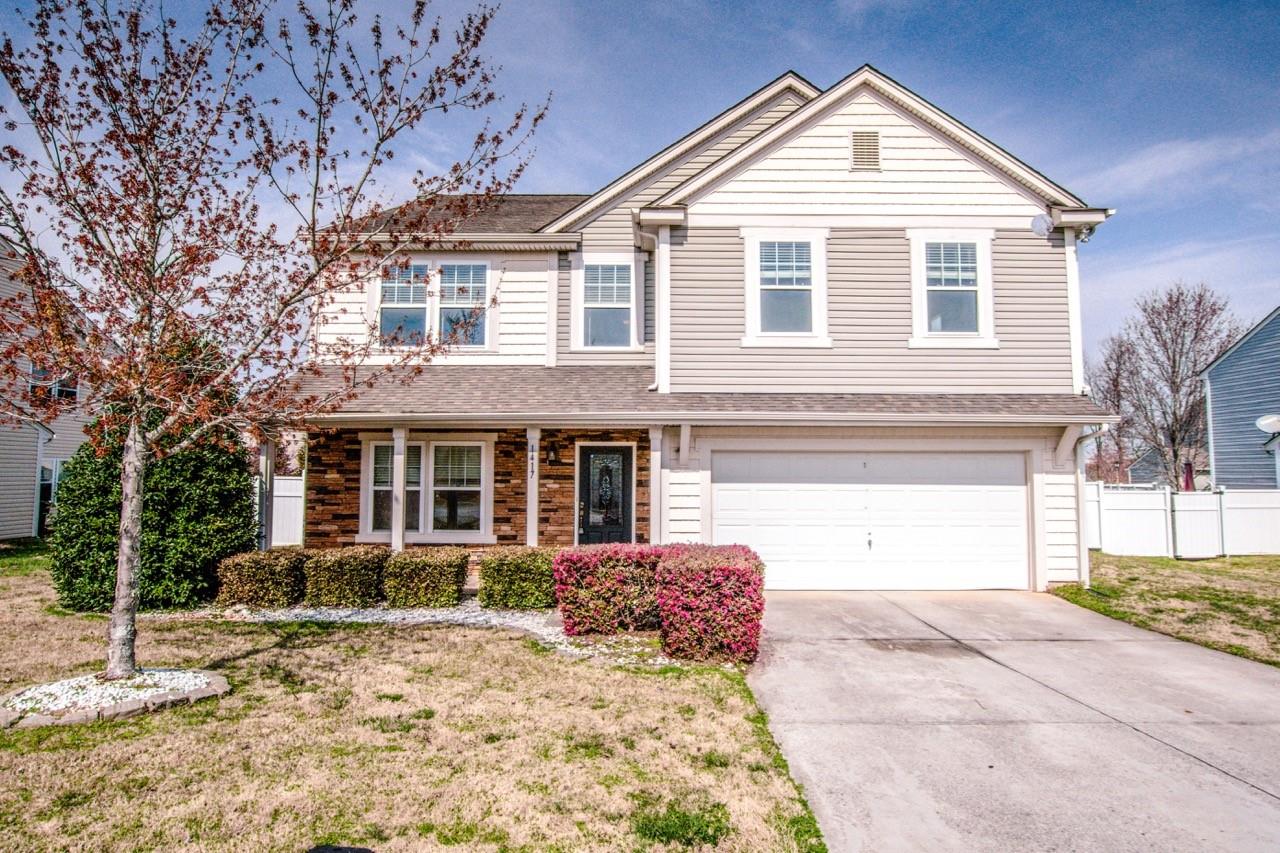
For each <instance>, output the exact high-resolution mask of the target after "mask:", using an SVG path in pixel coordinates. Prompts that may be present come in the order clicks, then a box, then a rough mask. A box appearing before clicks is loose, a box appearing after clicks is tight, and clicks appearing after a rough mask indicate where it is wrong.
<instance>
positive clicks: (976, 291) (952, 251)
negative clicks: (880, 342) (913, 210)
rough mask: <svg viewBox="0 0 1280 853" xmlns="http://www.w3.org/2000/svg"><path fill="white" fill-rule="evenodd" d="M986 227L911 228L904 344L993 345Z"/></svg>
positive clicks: (989, 235)
mask: <svg viewBox="0 0 1280 853" xmlns="http://www.w3.org/2000/svg"><path fill="white" fill-rule="evenodd" d="M994 236H995V235H994V232H992V231H990V230H987V229H977V228H975V229H967V228H955V229H932V228H912V229H909V230H908V231H907V238H908V240H909V241H910V243H911V325H912V328H911V332H912V334H911V338H910V340H908V342H907V345H908V346H909V347H934V348H952V349H964V348H968V349H975V348H976V349H997V348H999V346H1000V341H998V340H997V339H996V337H995V299H994V295H993V284H992V275H991V241H992V239H993V238H994Z"/></svg>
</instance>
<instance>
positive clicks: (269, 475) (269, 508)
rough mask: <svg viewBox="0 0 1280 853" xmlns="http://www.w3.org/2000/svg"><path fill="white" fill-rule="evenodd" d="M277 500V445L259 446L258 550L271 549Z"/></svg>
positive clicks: (267, 442) (263, 444) (272, 442)
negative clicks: (272, 524)
mask: <svg viewBox="0 0 1280 853" xmlns="http://www.w3.org/2000/svg"><path fill="white" fill-rule="evenodd" d="M275 499H276V443H275V442H274V441H263V442H262V443H261V444H259V445H258V550H260V551H265V550H267V549H268V548H270V547H271V523H272V521H273V516H274V513H273V510H274V508H275V507H274V504H275Z"/></svg>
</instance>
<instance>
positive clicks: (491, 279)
mask: <svg viewBox="0 0 1280 853" xmlns="http://www.w3.org/2000/svg"><path fill="white" fill-rule="evenodd" d="M409 264H410V265H411V266H426V267H427V303H426V309H427V331H428V332H430V333H431V339H432V340H433V341H439V339H440V329H439V325H440V268H441V267H442V266H443V265H445V264H460V265H464V266H465V265H480V264H483V265H484V268H485V276H484V285H485V311H484V324H485V328H484V344H483V345H482V346H472V345H468V344H455V345H453V346H450V347H449V349H448V352H447V355H450V356H453V355H466V354H468V353H486V354H488V353H495V352H497V351H498V329H499V324H498V300H497V299H496V298H495V297H496V296H497V294H498V287H497V285H498V277H499V276H498V274H497V272H496V270H497V269H498V264H497V263H496V262H495V259H494V258H492V257H489V256H467V257H458V256H448V255H430V256H425V255H412V256H410V260H409ZM367 290H368V305H367V310H368V312H369V316H370V317H372V318H373V330H374V334H376V335H378V336H379V341H378V345H377V349H378V350H380V351H382V352H384V353H394V352H396V351H397V350H400V349H403V347H402V346H395V345H391V346H388V345H387V344H384V343H382V341H381V335H382V270H381V269H378V270H375V271H374V273H373V275H372V278H371V283H370V286H369V287H368V288H367ZM405 307H416V306H405Z"/></svg>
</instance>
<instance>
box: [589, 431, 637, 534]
mask: <svg viewBox="0 0 1280 853" xmlns="http://www.w3.org/2000/svg"><path fill="white" fill-rule="evenodd" d="M578 464H579V467H578V543H579V544H581V545H592V544H596V543H599V542H630V541H631V512H632V507H631V496H632V491H633V489H632V482H631V448H630V447H629V446H622V445H585V446H583V447H582V455H581V457H580V458H579V460H578Z"/></svg>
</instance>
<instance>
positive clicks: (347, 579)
mask: <svg viewBox="0 0 1280 853" xmlns="http://www.w3.org/2000/svg"><path fill="white" fill-rule="evenodd" d="M390 556H391V551H390V549H388V548H385V547H383V546H381V545H353V546H351V547H349V548H333V549H330V550H327V551H315V552H313V553H312V555H311V557H310V558H309V559H308V560H307V564H306V567H305V568H304V571H305V572H306V575H307V594H306V603H307V604H310V605H312V606H316V607H368V606H369V605H371V604H377V603H378V602H379V601H381V600H382V570H383V568H384V567H385V566H386V564H387V558H388V557H390Z"/></svg>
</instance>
